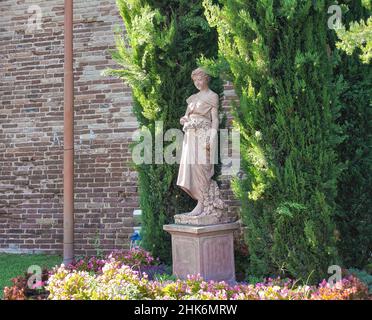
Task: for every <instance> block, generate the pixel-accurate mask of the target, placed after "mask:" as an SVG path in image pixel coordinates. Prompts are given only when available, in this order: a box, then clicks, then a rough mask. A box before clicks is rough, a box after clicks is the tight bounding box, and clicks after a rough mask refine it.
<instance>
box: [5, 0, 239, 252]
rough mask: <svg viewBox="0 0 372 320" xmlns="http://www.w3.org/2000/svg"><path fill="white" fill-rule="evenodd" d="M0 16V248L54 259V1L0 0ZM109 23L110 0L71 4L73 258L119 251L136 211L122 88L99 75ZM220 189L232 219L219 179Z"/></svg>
mask: <svg viewBox="0 0 372 320" xmlns="http://www.w3.org/2000/svg"><path fill="white" fill-rule="evenodd" d="M32 5H38V6H39V7H40V9H41V14H42V16H41V20H40V21H41V24H40V29H37V30H30V29H29V24H28V22H29V19H30V17H32V16H33V14H34V11H31V12H30V13H28V12H27V11H28V9H29V8H30V7H31V6H32ZM0 13H1V16H0V44H1V45H0V77H1V81H0V103H1V104H0V250H3V251H4V250H12V251H18V252H21V251H30V252H35V251H45V252H58V253H61V252H62V240H63V230H62V227H63V194H62V191H63V177H62V170H63V14H64V8H63V0H48V1H36V0H32V1H28V0H27V1H26V0H2V1H1V2H0ZM116 24H118V25H120V26H122V25H123V24H122V21H121V18H120V17H119V15H118V13H117V9H116V6H115V0H109V1H108V0H106V1H103V0H91V1H89V2H87V1H83V0H75V1H74V74H75V103H74V106H75V185H76V189H75V192H76V194H75V240H76V253H77V254H85V253H87V254H91V253H95V252H96V249H97V248H100V249H103V250H105V251H109V250H112V249H115V248H127V247H128V246H129V240H128V237H129V235H130V234H131V233H132V231H133V229H132V227H133V220H132V212H133V210H134V209H137V208H138V194H137V175H136V173H135V172H134V171H133V170H132V169H131V167H130V165H129V160H130V159H131V155H130V152H129V150H128V144H129V142H130V141H131V135H132V132H133V131H134V130H135V129H136V128H137V125H138V123H137V121H136V119H135V117H134V115H133V114H132V111H131V108H132V98H131V91H130V88H128V87H127V86H126V85H124V84H123V83H122V81H121V80H118V79H114V78H109V77H103V76H101V71H102V70H103V69H105V68H107V67H113V66H115V64H114V62H113V61H111V59H110V54H109V53H108V50H107V49H110V48H114V39H113V28H114V26H115V25H116ZM225 87H226V90H227V91H228V92H229V90H230V91H231V84H226V86H225ZM229 99H230V98H229V97H225V99H224V101H223V105H224V108H225V110H227V111H228V108H229V106H228V105H229ZM222 189H223V195H224V197H225V200H226V201H227V203H228V204H229V211H230V212H232V213H231V214H233V212H235V211H236V210H237V209H238V207H239V203H238V202H237V201H236V200H235V199H234V197H233V195H232V192H231V190H230V189H229V179H228V177H224V180H223V181H222Z"/></svg>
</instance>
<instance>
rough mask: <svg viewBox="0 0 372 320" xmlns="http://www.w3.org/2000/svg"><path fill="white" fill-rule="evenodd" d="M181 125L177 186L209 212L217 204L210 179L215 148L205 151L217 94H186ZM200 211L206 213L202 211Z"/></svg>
mask: <svg viewBox="0 0 372 320" xmlns="http://www.w3.org/2000/svg"><path fill="white" fill-rule="evenodd" d="M186 102H187V103H188V106H187V110H186V114H185V117H186V118H188V121H187V122H186V123H185V124H184V127H183V131H184V132H185V134H184V138H183V144H182V154H181V161H180V167H179V171H178V179H177V185H178V186H179V187H181V188H182V190H184V191H185V192H186V193H187V194H189V195H190V196H191V197H192V198H193V199H195V200H199V201H202V202H203V205H204V211H205V210H207V209H208V207H209V209H208V212H209V211H210V213H212V212H213V211H214V210H213V206H214V207H221V206H222V205H223V204H222V201H221V200H220V199H219V190H218V187H217V183H216V182H215V181H213V180H212V176H213V175H214V163H215V162H216V150H215V149H216V148H215V145H214V146H211V150H210V152H208V151H207V150H206V142H207V141H209V136H210V129H211V126H212V114H211V111H212V108H218V95H217V94H213V93H212V94H208V95H207V96H200V94H194V95H192V96H190V97H189V98H188V99H187V100H186ZM204 214H207V212H205V213H204Z"/></svg>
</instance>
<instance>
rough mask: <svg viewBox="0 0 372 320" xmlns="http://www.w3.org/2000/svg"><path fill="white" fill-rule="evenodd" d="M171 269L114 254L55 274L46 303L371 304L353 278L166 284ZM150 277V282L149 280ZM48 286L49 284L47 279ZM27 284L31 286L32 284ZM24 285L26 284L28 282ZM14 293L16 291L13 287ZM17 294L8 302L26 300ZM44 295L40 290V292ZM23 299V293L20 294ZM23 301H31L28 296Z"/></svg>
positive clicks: (195, 279)
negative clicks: (315, 283) (310, 281)
mask: <svg viewBox="0 0 372 320" xmlns="http://www.w3.org/2000/svg"><path fill="white" fill-rule="evenodd" d="M164 273H165V267H164V266H163V265H161V264H160V262H159V261H158V260H156V259H154V258H153V257H152V256H151V255H150V254H149V253H148V252H146V251H144V250H141V249H134V250H131V251H129V252H120V251H117V252H113V253H112V254H110V255H108V256H107V257H106V258H105V259H97V258H95V257H92V258H86V259H81V260H79V261H76V262H74V263H73V264H71V265H68V266H64V265H61V266H59V267H55V268H54V269H53V270H52V271H50V273H49V278H48V280H47V285H46V287H45V288H43V289H44V296H43V297H44V298H46V296H47V297H48V299H54V300H65V299H68V300H81V299H82V300H92V299H93V300H130V299H153V300H157V299H161V300H175V299H176V300H188V299H198V300H272V299H274V300H350V299H368V289H367V287H366V286H365V285H364V284H363V283H361V282H360V281H359V280H358V278H356V277H354V276H352V275H350V276H348V277H346V278H344V279H342V281H340V282H338V283H336V285H334V286H331V285H330V284H328V283H327V282H326V281H323V282H322V283H320V284H319V285H318V286H307V285H299V284H298V283H296V282H295V281H292V280H288V279H280V278H277V279H271V278H269V279H267V280H265V281H264V282H261V283H256V284H247V283H236V284H234V285H231V284H228V283H226V282H214V281H204V280H203V278H202V277H200V276H199V275H193V276H189V278H188V279H187V280H171V277H170V276H164V277H163V278H162V277H161V276H159V274H164ZM149 274H150V276H149ZM43 280H45V279H44V278H43ZM26 282H27V281H26ZM22 283H23V285H24V281H23V282H22ZM12 288H13V287H12ZM12 288H6V291H4V293H5V298H6V299H12V297H13V298H19V299H21V298H22V297H21V296H22V295H18V296H17V295H15V294H13V296H12V293H14V292H13V291H14V290H13V289H14V288H13V289H12ZM39 290H40V288H39ZM15 292H16V293H19V290H18V291H17V290H16V291H15ZM23 298H27V295H25V294H24V292H23Z"/></svg>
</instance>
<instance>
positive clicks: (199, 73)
mask: <svg viewBox="0 0 372 320" xmlns="http://www.w3.org/2000/svg"><path fill="white" fill-rule="evenodd" d="M191 79H192V80H193V81H194V84H195V87H196V88H198V89H199V90H201V89H204V88H206V87H208V83H209V80H210V76H209V75H208V74H207V73H206V72H205V70H204V69H202V68H197V69H195V70H194V71H193V72H192V73H191Z"/></svg>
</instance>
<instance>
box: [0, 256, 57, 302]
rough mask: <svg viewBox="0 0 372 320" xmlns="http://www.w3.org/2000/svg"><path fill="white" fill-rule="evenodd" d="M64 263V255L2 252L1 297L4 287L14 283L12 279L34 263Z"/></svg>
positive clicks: (0, 296)
mask: <svg viewBox="0 0 372 320" xmlns="http://www.w3.org/2000/svg"><path fill="white" fill-rule="evenodd" d="M61 263H62V257H60V256H51V255H45V254H8V253H0V299H2V298H3V289H4V287H7V286H10V285H12V282H11V281H10V279H12V278H14V277H16V276H19V275H23V274H24V273H25V272H26V271H27V269H28V268H29V267H30V266H32V265H38V266H40V267H41V268H43V267H49V268H50V267H54V266H55V265H57V264H61Z"/></svg>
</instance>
